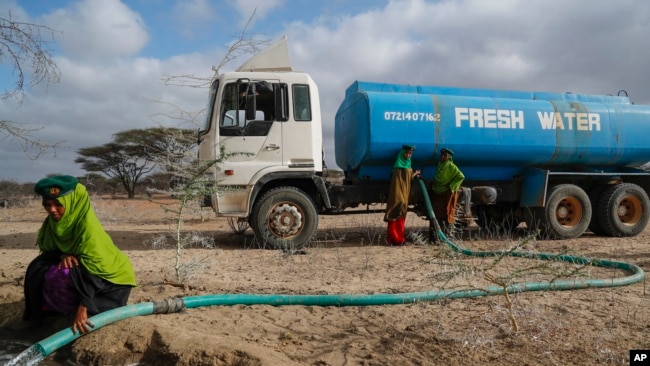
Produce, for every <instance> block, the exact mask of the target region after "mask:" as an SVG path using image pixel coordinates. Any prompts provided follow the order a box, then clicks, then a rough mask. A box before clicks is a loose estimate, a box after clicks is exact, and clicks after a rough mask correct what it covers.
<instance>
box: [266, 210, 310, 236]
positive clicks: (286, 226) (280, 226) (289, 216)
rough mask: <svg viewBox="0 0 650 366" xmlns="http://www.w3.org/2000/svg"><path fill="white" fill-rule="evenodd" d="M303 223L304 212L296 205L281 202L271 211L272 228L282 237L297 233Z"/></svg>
mask: <svg viewBox="0 0 650 366" xmlns="http://www.w3.org/2000/svg"><path fill="white" fill-rule="evenodd" d="M302 225H303V221H302V214H301V213H300V210H298V208H296V207H295V206H292V205H289V204H286V203H284V204H279V205H277V206H276V207H275V208H274V209H273V211H271V218H270V228H271V230H272V231H273V233H274V234H275V235H277V236H280V237H288V236H293V235H296V234H298V233H299V232H300V228H301V227H302Z"/></svg>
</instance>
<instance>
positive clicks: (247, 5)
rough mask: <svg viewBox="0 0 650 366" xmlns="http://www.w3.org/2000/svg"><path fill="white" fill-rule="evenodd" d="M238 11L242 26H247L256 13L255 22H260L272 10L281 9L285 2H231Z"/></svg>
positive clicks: (249, 0)
mask: <svg viewBox="0 0 650 366" xmlns="http://www.w3.org/2000/svg"><path fill="white" fill-rule="evenodd" d="M229 1H230V2H231V4H232V6H233V7H234V8H235V9H236V10H237V12H238V13H239V15H240V16H241V19H240V21H239V24H240V25H244V24H246V22H247V21H248V19H249V18H250V17H251V15H253V12H255V18H254V19H253V21H260V20H263V19H264V18H265V17H266V14H268V13H269V12H270V11H271V10H273V9H276V8H279V7H281V6H282V5H283V4H284V0H229Z"/></svg>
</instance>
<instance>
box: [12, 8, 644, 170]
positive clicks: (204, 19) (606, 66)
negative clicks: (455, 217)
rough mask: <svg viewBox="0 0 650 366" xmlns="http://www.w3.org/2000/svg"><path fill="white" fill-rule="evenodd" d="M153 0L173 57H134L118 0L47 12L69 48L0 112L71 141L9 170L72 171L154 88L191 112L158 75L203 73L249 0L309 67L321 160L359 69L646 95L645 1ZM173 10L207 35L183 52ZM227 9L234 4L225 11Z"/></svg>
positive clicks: (138, 31)
mask: <svg viewBox="0 0 650 366" xmlns="http://www.w3.org/2000/svg"><path fill="white" fill-rule="evenodd" d="M156 3H157V4H158V6H162V5H161V4H163V3H167V4H176V5H177V6H180V8H171V7H170V8H169V9H166V8H165V9H161V8H156V17H157V18H156V20H158V21H161V19H162V20H163V21H161V23H162V25H161V26H166V25H167V27H166V28H164V29H163V31H164V32H166V33H164V35H161V34H160V33H158V32H161V30H160V29H157V32H154V31H153V29H152V33H151V35H152V37H160V39H154V40H155V41H157V42H156V44H157V45H158V46H160V45H161V44H162V45H164V46H168V47H169V48H168V49H166V50H165V51H167V53H166V54H171V55H173V56H169V57H167V56H165V57H148V58H147V57H139V56H138V55H139V54H138V52H139V51H140V50H141V49H142V47H144V45H145V43H146V42H147V39H148V34H147V28H145V25H144V24H143V21H142V19H140V16H139V15H138V14H137V13H135V12H134V11H132V10H129V8H127V7H126V5H124V4H122V3H120V2H118V1H117V0H106V1H99V0H94V1H90V0H83V1H81V2H79V3H76V4H77V5H75V6H73V7H71V8H66V9H59V10H57V11H55V12H54V13H52V14H50V15H49V17H48V19H50V20H51V21H48V22H47V24H48V25H50V26H52V27H53V28H54V29H60V30H63V34H62V35H60V36H58V37H57V43H60V44H61V45H64V46H65V52H64V54H63V55H62V56H59V57H57V64H58V65H59V67H60V68H61V70H62V79H61V82H60V83H58V84H54V85H50V87H49V90H48V92H47V93H45V91H44V90H43V89H39V88H37V89H34V90H30V93H28V95H27V96H26V99H25V101H24V104H23V106H22V107H21V108H15V107H14V106H11V105H8V103H9V101H2V102H0V113H1V114H2V116H3V117H2V118H6V119H10V120H14V121H20V122H25V123H34V124H38V125H43V126H46V127H47V128H45V129H44V130H42V131H39V133H41V134H40V135H39V136H42V137H44V138H46V139H48V140H52V141H59V140H61V139H65V140H67V141H68V143H67V146H68V148H67V149H66V150H61V151H60V152H59V154H58V156H57V158H56V159H47V160H46V159H39V161H38V162H29V163H28V160H27V159H26V158H24V159H23V161H25V163H24V164H23V165H21V164H15V162H13V160H12V163H14V164H13V165H11V167H10V168H8V169H5V170H4V171H5V172H8V171H13V169H19V167H20V166H24V167H26V169H24V170H26V171H27V173H21V175H20V177H21V178H20V179H22V180H25V179H26V180H33V181H36V180H37V179H38V178H40V176H41V175H44V174H47V173H50V172H55V171H56V172H61V173H69V174H77V173H76V172H74V171H70V170H71V169H73V168H76V167H77V166H76V165H75V164H74V163H73V162H72V161H74V158H75V157H76V154H75V151H76V149H78V148H79V147H86V146H96V145H99V144H103V143H106V142H108V141H109V140H110V137H111V135H112V134H113V133H115V132H118V131H122V130H125V129H129V128H146V127H150V126H153V125H154V121H152V119H151V116H152V115H153V114H156V113H164V112H165V111H166V110H167V106H166V105H162V104H160V103H156V102H155V100H163V101H165V102H169V103H172V104H174V105H178V106H183V107H184V109H186V110H200V109H201V108H202V107H204V106H205V102H206V98H207V92H206V90H205V89H191V88H173V87H164V86H162V85H161V78H162V77H163V76H164V75H203V76H209V75H210V67H211V66H212V65H213V64H215V63H216V61H215V60H218V58H216V57H215V56H214V55H207V54H203V53H199V52H202V51H203V49H208V48H209V49H213V50H214V49H219V48H220V45H222V44H227V43H228V40H227V38H228V37H232V36H233V34H236V33H237V30H238V29H240V27H241V26H242V25H243V24H244V23H245V21H246V20H248V18H249V17H250V15H251V14H252V12H253V9H255V8H256V7H257V13H256V16H255V20H256V22H255V24H253V25H252V27H251V28H250V29H249V31H250V32H253V33H255V32H259V29H260V28H261V27H263V29H264V31H265V34H266V35H267V36H270V37H274V38H279V37H280V36H281V35H283V34H287V35H288V37H289V50H290V52H291V60H292V62H293V63H294V65H293V66H294V67H295V68H296V69H298V70H304V71H306V72H308V73H310V74H311V75H312V77H313V78H314V79H315V81H316V82H317V83H318V85H319V88H320V98H321V104H322V111H323V126H324V127H323V128H324V137H325V151H326V157H327V160H328V164H329V165H330V166H331V165H332V162H333V160H334V148H333V142H332V138H333V125H334V114H335V112H336V109H337V108H338V106H339V104H340V102H341V101H342V99H343V96H344V92H345V89H346V88H347V87H348V86H349V85H350V84H351V83H352V82H353V81H354V80H367V81H377V82H387V83H403V84H426V85H448V86H460V87H475V88H495V89H522V90H549V91H572V92H576V93H577V92H580V93H600V94H607V93H616V92H617V91H618V90H619V89H625V90H626V91H627V92H628V93H629V94H630V97H631V99H632V100H633V101H634V102H635V103H643V104H648V103H650V90H648V88H647V85H649V84H650V73H648V72H647V65H648V64H650V48H648V47H644V46H643V45H645V44H646V43H647V39H646V38H647V35H648V34H650V2H648V1H645V0H620V1H617V2H612V1H608V0H572V1H568V2H567V1H564V0H499V1H491V2H490V1H485V0H457V1H444V0H443V1H424V0H393V1H389V2H388V3H387V4H386V5H385V6H382V7H372V8H370V7H369V8H368V9H367V10H362V11H361V12H349V13H344V12H346V10H345V9H346V6H348V5H347V4H348V3H350V4H357V2H355V1H347V2H343V1H338V0H336V1H333V2H322V4H321V2H313V3H312V2H308V1H297V0H292V1H280V0H274V1H263V0H225V1H223V2H221V3H217V4H221V5H222V6H221V7H217V6H216V5H215V2H210V1H207V0H183V1H176V2H171V1H169V2H156ZM224 3H225V4H226V5H227V6H226V5H223V4H224ZM12 4H14V3H13V2H12ZM298 5H301V6H302V8H300V9H301V10H302V11H303V12H304V11H312V13H310V14H305V15H302V14H300V16H299V17H297V19H303V20H302V21H300V22H293V23H283V22H288V20H286V19H283V18H282V17H280V16H278V17H273V16H270V15H269V14H271V12H274V11H275V12H274V13H273V15H274V16H275V15H276V13H277V14H283V15H284V14H289V13H290V11H291V10H293V9H294V7H297V6H298ZM351 6H352V5H350V7H351ZM373 6H374V5H373ZM172 9H175V10H173V13H174V15H175V16H176V18H175V19H172V20H173V21H178V23H177V24H174V25H182V26H183V27H185V29H186V30H187V32H188V33H184V34H185V35H190V36H191V35H195V36H196V33H192V32H197V31H202V32H203V34H204V35H205V34H208V35H207V36H205V38H206V39H209V43H207V42H206V43H205V44H203V45H202V48H194V49H191V48H190V46H187V49H188V50H189V51H183V52H179V51H178V50H177V48H179V47H184V46H186V44H187V43H188V42H184V41H180V40H178V39H176V40H175V41H174V42H175V43H174V42H172V41H171V40H170V39H169V38H168V37H171V36H173V35H174V33H177V32H179V31H178V30H177V29H176V28H173V27H172V28H171V29H169V27H168V23H165V22H166V21H168V20H170V19H171V18H169V16H168V15H166V14H167V12H168V11H169V12H172ZM232 9H235V12H236V14H234V15H233V14H231V13H229V11H231V12H232ZM332 9H335V10H332ZM296 11H297V10H296ZM143 14H144V13H143ZM161 14H162V15H161ZM319 14H320V15H319ZM322 14H327V15H322ZM150 19H152V17H150V18H147V21H150ZM287 19H296V18H295V17H294V18H289V17H287ZM261 20H263V22H262V21H261ZM54 21H56V22H58V23H56V24H55V23H53V22H54ZM148 26H149V27H153V26H154V25H153V22H152V23H151V24H148ZM209 26H212V27H209ZM202 27H205V29H202ZM179 29H180V28H179ZM269 29H270V30H271V32H272V33H269V31H268V30H269ZM208 32H212V33H208ZM194 38H195V39H196V38H198V37H194ZM224 39H226V40H225V41H224ZM160 47H161V46H160ZM190 52H196V53H190ZM98 57H99V58H98ZM240 61H243V59H242V60H237V63H238V64H239V63H240ZM237 66H239V65H228V69H234V68H236V67H237ZM3 142H4V141H3ZM15 150H16V148H15V146H13V145H11V144H7V143H4V144H2V145H0V156H8V157H9V156H11V159H19V155H13V153H11V154H10V151H15ZM5 154H7V155H5ZM0 163H1V162H0ZM5 166H8V164H6V165H0V169H4V167H5ZM59 166H60V167H61V168H57V167H59ZM42 167H43V169H44V170H41V168H42ZM71 167H73V168H71ZM50 168H51V169H50ZM16 176H18V175H16ZM0 178H2V177H0Z"/></svg>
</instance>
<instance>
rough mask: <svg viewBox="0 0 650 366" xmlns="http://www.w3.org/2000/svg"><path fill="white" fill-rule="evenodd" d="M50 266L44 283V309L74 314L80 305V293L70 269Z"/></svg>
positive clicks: (55, 265)
mask: <svg viewBox="0 0 650 366" xmlns="http://www.w3.org/2000/svg"><path fill="white" fill-rule="evenodd" d="M58 267H59V266H58V264H54V265H52V266H50V269H48V270H47V272H45V282H44V284H43V310H47V311H55V312H57V313H62V314H72V313H74V312H76V311H77V307H79V301H80V298H79V294H78V293H77V290H76V289H75V287H74V285H73V284H72V280H71V279H70V269H68V268H61V269H59V268H58Z"/></svg>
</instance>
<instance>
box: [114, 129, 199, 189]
mask: <svg viewBox="0 0 650 366" xmlns="http://www.w3.org/2000/svg"><path fill="white" fill-rule="evenodd" d="M114 136H115V142H116V143H119V144H131V145H139V146H142V148H143V150H142V154H143V155H145V156H146V157H147V158H148V159H149V160H150V161H151V162H153V163H154V164H155V165H156V166H157V167H158V168H159V169H160V170H161V172H162V173H163V174H164V175H166V176H168V177H170V178H171V179H172V181H173V179H174V177H177V176H179V167H181V166H184V165H188V164H192V163H194V160H195V156H196V154H194V153H190V152H192V151H193V150H194V148H195V147H196V145H197V142H196V132H195V131H194V130H191V129H181V128H176V127H154V128H147V129H133V130H129V131H123V132H118V133H116V134H115V135H114Z"/></svg>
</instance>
